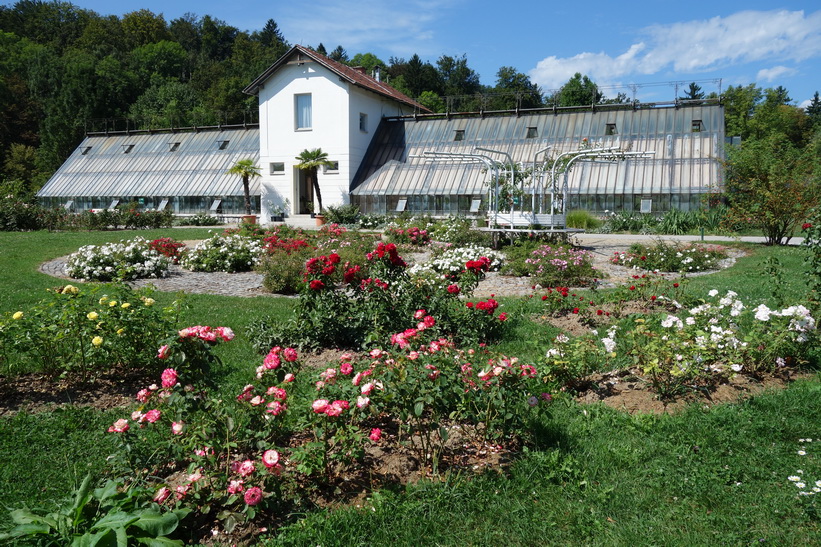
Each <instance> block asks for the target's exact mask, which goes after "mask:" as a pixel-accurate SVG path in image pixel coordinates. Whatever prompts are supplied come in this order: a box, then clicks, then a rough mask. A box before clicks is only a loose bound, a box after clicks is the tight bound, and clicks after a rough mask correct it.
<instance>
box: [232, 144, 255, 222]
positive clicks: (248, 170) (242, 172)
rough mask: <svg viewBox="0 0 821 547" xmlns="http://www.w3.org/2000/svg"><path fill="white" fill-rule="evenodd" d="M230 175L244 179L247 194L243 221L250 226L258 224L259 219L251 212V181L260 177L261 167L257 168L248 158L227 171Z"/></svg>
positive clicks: (243, 186)
mask: <svg viewBox="0 0 821 547" xmlns="http://www.w3.org/2000/svg"><path fill="white" fill-rule="evenodd" d="M227 173H228V174H229V175H239V176H240V177H241V178H242V189H243V191H244V192H245V216H243V217H242V221H243V222H246V223H248V224H254V223H256V220H257V217H256V215H254V214H253V213H252V212H251V190H250V187H249V186H250V180H251V179H252V178H255V177H258V176H260V174H259V167H257V166H256V164H255V163H254V160H253V159H251V158H246V159H244V160H239V161H238V162H237V163H235V164H234V165H233V166H231V168H230V169H229V170H228V171H227Z"/></svg>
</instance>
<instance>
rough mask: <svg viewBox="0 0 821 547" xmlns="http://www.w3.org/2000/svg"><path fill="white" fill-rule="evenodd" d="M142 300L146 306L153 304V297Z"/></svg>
mask: <svg viewBox="0 0 821 547" xmlns="http://www.w3.org/2000/svg"><path fill="white" fill-rule="evenodd" d="M143 302H145V305H146V306H153V305H154V299H153V298H146V299H145V300H143Z"/></svg>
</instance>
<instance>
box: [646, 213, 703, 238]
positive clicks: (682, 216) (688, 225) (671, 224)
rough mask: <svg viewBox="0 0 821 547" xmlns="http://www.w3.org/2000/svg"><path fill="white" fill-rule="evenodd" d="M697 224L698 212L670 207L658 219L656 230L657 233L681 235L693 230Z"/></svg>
mask: <svg viewBox="0 0 821 547" xmlns="http://www.w3.org/2000/svg"><path fill="white" fill-rule="evenodd" d="M698 224H699V214H698V212H696V211H679V210H678V209H670V210H669V211H667V212H666V213H664V215H663V216H662V217H661V219H660V220H659V221H658V225H657V226H656V232H657V233H659V234H671V235H682V234H686V233H688V232H690V231H691V230H695V229H696V228H697V227H698Z"/></svg>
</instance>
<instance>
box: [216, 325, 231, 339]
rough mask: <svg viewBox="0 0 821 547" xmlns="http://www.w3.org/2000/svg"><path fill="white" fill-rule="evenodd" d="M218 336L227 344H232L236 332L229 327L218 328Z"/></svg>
mask: <svg viewBox="0 0 821 547" xmlns="http://www.w3.org/2000/svg"><path fill="white" fill-rule="evenodd" d="M216 330H217V336H219V337H220V338H222V339H223V340H225V341H226V342H230V341H231V340H233V339H234V331H233V330H231V328H229V327H217V329H216Z"/></svg>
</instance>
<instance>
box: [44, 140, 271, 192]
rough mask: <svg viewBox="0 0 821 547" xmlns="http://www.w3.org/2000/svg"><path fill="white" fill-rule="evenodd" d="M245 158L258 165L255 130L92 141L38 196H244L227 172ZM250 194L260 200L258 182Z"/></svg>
mask: <svg viewBox="0 0 821 547" xmlns="http://www.w3.org/2000/svg"><path fill="white" fill-rule="evenodd" d="M174 145H176V146H174ZM246 158H252V159H253V160H254V162H257V161H258V160H259V129H258V128H256V127H253V128H251V127H249V128H247V129H245V128H239V129H222V130H199V131H180V132H174V133H172V132H170V131H161V132H152V133H147V132H140V133H118V134H111V135H108V136H106V135H102V134H100V135H90V136H88V137H86V138H85V140H84V141H83V142H82V143H81V144H80V146H78V147H77V149H76V150H75V151H74V152H73V153H72V154H71V156H69V157H68V159H67V160H66V161H65V163H63V165H62V166H60V168H59V169H58V170H57V172H56V173H54V175H53V176H52V177H51V178H50V179H49V181H48V182H47V183H46V184H45V186H43V188H42V189H40V191H39V192H38V193H37V195H38V196H39V197H75V196H108V197H136V196H140V197H151V196H158V197H170V196H213V197H222V196H242V195H243V189H242V180H241V179H240V177H238V176H236V175H229V174H228V173H227V171H228V169H230V168H231V166H233V165H234V164H235V163H236V162H237V161H238V160H242V159H246ZM250 191H251V195H254V194H259V192H260V188H259V180H258V179H252V180H251V181H250Z"/></svg>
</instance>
